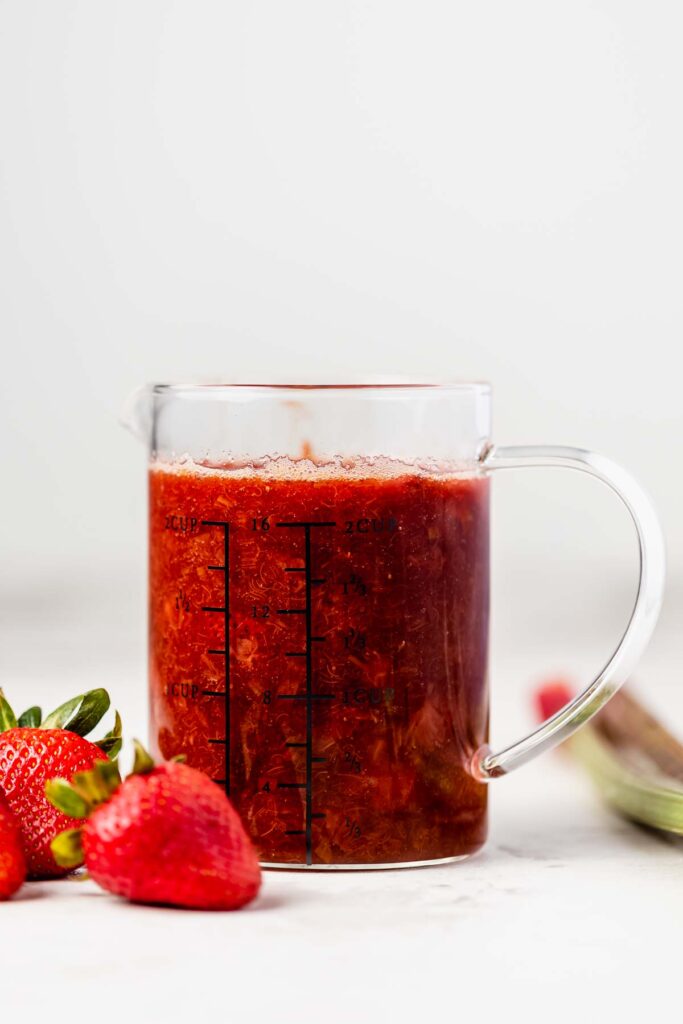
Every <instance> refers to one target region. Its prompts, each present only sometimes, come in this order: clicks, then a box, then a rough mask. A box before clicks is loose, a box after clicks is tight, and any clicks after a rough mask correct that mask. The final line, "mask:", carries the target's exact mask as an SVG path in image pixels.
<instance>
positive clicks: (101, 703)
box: [41, 689, 111, 736]
mask: <svg viewBox="0 0 683 1024" xmlns="http://www.w3.org/2000/svg"><path fill="white" fill-rule="evenodd" d="M110 703H111V702H110V700H109V694H108V693H107V691H106V690H102V689H98V690H88V692H87V693H82V694H80V695H79V696H78V697H72V699H71V700H68V701H66V703H65V704H61V705H60V706H59V707H58V708H57V709H56V710H55V711H53V712H52V713H51V714H49V715H48V716H47V718H46V719H45V721H44V722H43V724H42V727H41V728H43V729H68V730H69V732H76V733H78V735H79V736H87V734H88V733H89V732H90V731H91V730H92V729H94V728H95V726H96V725H97V723H98V722H99V721H100V719H101V718H103V717H104V715H105V714H106V713H107V711H108V710H109V704H110Z"/></svg>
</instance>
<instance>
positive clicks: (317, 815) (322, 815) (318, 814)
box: [311, 811, 327, 818]
mask: <svg viewBox="0 0 683 1024" xmlns="http://www.w3.org/2000/svg"><path fill="white" fill-rule="evenodd" d="M311 817H312V818H326V817H327V815H326V814H325V812H324V811H314V812H313V814H312V815H311Z"/></svg>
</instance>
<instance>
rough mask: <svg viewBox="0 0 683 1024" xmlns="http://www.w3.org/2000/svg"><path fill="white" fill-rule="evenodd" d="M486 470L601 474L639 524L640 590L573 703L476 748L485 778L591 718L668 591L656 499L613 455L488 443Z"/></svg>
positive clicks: (630, 662) (632, 657)
mask: <svg viewBox="0 0 683 1024" xmlns="http://www.w3.org/2000/svg"><path fill="white" fill-rule="evenodd" d="M481 462H482V466H483V468H484V469H485V470H486V471H487V472H493V471H497V470H499V469H526V468H528V467H536V466H541V467H548V466H552V467H558V468H560V469H577V470H580V471H582V472H584V473H589V474H590V475H591V476H595V477H597V478H598V480H602V481H603V483H606V484H607V485H608V486H609V487H611V488H612V490H613V491H615V492H616V494H618V495H619V497H620V498H621V500H622V501H623V503H624V505H625V506H626V508H627V509H628V511H629V513H630V514H631V518H632V520H633V523H634V525H635V528H636V533H637V537H638V546H639V555H640V575H639V581H638V593H637V595H636V600H635V604H634V606H633V611H632V613H631V617H630V619H629V622H628V624H627V626H626V630H625V631H624V634H623V636H622V637H621V640H620V641H619V644H618V645H617V647H616V650H615V651H614V653H613V655H612V657H611V658H610V659H609V661H608V662H607V664H606V665H605V667H604V668H603V669H602V671H601V672H600V674H599V675H597V676H596V677H595V679H594V680H593V681H592V682H591V683H589V685H588V686H587V687H586V689H585V690H584V691H583V693H580V694H579V695H578V696H577V697H576V698H575V699H574V700H573V701H571V703H569V704H567V705H566V706H565V707H563V708H562V710H561V711H558V712H557V714H556V715H553V717H552V718H549V719H548V720H547V721H545V722H543V723H542V725H540V726H539V727H538V728H537V729H535V730H534V731H533V732H531V733H529V734H528V735H527V736H525V737H524V738H523V739H521V740H518V741H517V742H516V743H513V744H512V745H511V746H509V747H506V748H505V749H504V750H500V751H498V752H497V753H494V752H492V751H491V749H490V748H489V747H488V746H486V747H483V748H481V749H480V750H479V751H477V753H476V754H475V756H474V758H473V762H472V771H473V774H474V775H475V776H476V777H477V778H478V779H480V780H481V781H483V782H486V781H488V780H490V779H494V778H497V777H498V776H501V775H507V774H508V772H511V771H512V770H513V769H514V768H518V767H519V766H520V765H523V764H526V762H527V761H530V760H531V759H532V758H534V757H536V756H537V755H538V754H541V753H543V751H544V750H549V749H550V748H551V747H554V746H556V745H557V744H558V743H561V742H562V740H565V739H567V737H568V736H571V734H572V733H573V732H575V731H576V730H577V729H578V728H579V727H580V726H581V725H583V724H584V723H585V722H587V721H588V720H589V719H590V718H592V717H593V715H595V714H596V713H597V712H598V711H599V710H600V708H602V707H603V706H604V705H605V704H606V703H607V701H608V700H609V699H610V697H612V696H613V695H614V694H615V693H616V691H617V690H618V689H619V687H620V686H621V685H622V683H623V682H625V680H626V679H627V678H628V676H629V675H630V673H631V670H632V669H633V667H634V665H635V664H636V662H637V661H638V659H639V658H640V656H641V654H642V653H643V651H644V650H645V647H646V646H647V643H648V641H649V639H650V637H651V635H652V631H653V629H654V627H655V623H656V621H657V616H658V614H659V609H660V607H661V603H662V597H663V593H664V579H665V555H664V537H663V535H662V529H661V526H660V524H659V519H658V518H657V513H656V512H655V510H654V507H653V505H652V502H651V501H650V499H649V498H648V496H647V495H646V494H645V492H644V491H643V490H642V488H641V487H640V486H639V484H637V483H636V481H635V480H634V479H633V477H632V476H630V474H628V473H627V472H626V471H625V470H623V469H622V468H621V467H620V466H618V465H616V463H614V462H612V461H611V460H610V459H606V458H604V457H603V456H602V455H596V454H595V453H594V452H589V451H585V450H583V449H581V448H565V447H545V446H538V447H536V446H526V445H525V446H522V447H509V448H490V449H488V451H487V452H486V453H485V454H484V456H483V457H482V460H481Z"/></svg>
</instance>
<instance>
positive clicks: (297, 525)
mask: <svg viewBox="0 0 683 1024" xmlns="http://www.w3.org/2000/svg"><path fill="white" fill-rule="evenodd" d="M336 525H337V524H336V523H335V522H332V521H327V520H320V521H318V522H313V521H312V520H302V521H299V522H290V523H276V526H279V527H283V528H285V529H300V530H303V531H304V565H303V568H300V567H294V566H290V567H289V568H287V569H285V572H303V573H304V576H305V578H306V604H305V606H304V608H303V614H304V615H305V616H306V650H305V651H286V652H285V655H286V657H288V658H305V659H306V692H305V693H282V694H279V698H280V700H305V701H306V743H305V749H306V782H305V783H304V785H303V787H302V786H301V784H300V783H298V784H297V788H305V790H306V828H305V830H304V833H303V834H304V835H305V836H306V863H307V864H312V863H313V818H314V814H313V765H314V764H315V763H317V762H318V759H317V758H314V757H313V702H314V701H315V700H334V694H333V693H314V692H313V644H314V643H322V642H323V641H324V639H325V638H324V637H320V636H315V635H314V633H313V607H312V601H311V596H312V589H313V586H314V585H319V584H321V583H324V582H325V580H324V579H323V578H321V577H314V576H313V572H312V568H311V555H312V553H311V530H312V529H317V528H319V527H323V526H336ZM314 581H315V583H314ZM285 614H286V613H285ZM297 834H300V833H297Z"/></svg>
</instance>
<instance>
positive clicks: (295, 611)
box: [277, 608, 306, 615]
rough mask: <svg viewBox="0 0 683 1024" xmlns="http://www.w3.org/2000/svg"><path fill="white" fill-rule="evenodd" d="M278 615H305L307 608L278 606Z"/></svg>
mask: <svg viewBox="0 0 683 1024" xmlns="http://www.w3.org/2000/svg"><path fill="white" fill-rule="evenodd" d="M277 614H278V615H305V614H306V609H305V608H278V610H277Z"/></svg>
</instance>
